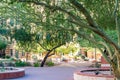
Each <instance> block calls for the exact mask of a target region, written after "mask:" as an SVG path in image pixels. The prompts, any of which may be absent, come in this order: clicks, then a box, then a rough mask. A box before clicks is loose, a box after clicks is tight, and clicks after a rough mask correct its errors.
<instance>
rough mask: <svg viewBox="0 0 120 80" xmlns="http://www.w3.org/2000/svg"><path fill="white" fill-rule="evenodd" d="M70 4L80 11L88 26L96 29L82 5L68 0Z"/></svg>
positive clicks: (96, 26)
mask: <svg viewBox="0 0 120 80" xmlns="http://www.w3.org/2000/svg"><path fill="white" fill-rule="evenodd" d="M69 1H70V3H71V4H73V5H74V6H75V7H76V8H77V9H78V10H79V11H81V12H82V13H83V14H84V16H85V17H86V20H87V21H88V23H89V25H90V26H92V27H95V28H98V25H97V24H96V23H95V21H94V20H93V19H92V17H91V16H90V13H89V12H88V11H87V10H86V9H85V7H83V5H82V4H80V3H79V2H78V1H77V0H69Z"/></svg>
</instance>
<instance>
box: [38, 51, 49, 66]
mask: <svg viewBox="0 0 120 80" xmlns="http://www.w3.org/2000/svg"><path fill="white" fill-rule="evenodd" d="M50 52H51V51H48V52H47V54H46V55H45V57H44V59H43V60H42V62H41V65H40V66H41V67H44V65H45V62H46V60H47V58H48V57H49V54H50Z"/></svg>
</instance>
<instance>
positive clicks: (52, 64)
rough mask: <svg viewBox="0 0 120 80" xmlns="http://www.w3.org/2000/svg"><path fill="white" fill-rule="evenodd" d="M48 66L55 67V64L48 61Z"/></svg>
mask: <svg viewBox="0 0 120 80" xmlns="http://www.w3.org/2000/svg"><path fill="white" fill-rule="evenodd" d="M46 65H47V66H49V67H50V66H54V65H55V64H54V63H53V62H52V61H48V62H46Z"/></svg>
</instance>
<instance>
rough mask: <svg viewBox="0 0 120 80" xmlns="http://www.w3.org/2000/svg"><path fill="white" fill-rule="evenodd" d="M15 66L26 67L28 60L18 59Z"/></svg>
mask: <svg viewBox="0 0 120 80" xmlns="http://www.w3.org/2000/svg"><path fill="white" fill-rule="evenodd" d="M15 66H16V67H24V66H26V62H23V61H21V60H18V61H16V62H15Z"/></svg>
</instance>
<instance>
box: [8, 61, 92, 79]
mask: <svg viewBox="0 0 120 80" xmlns="http://www.w3.org/2000/svg"><path fill="white" fill-rule="evenodd" d="M90 65H91V63H88V62H87V63H86V62H85V63H62V64H61V65H58V66H54V67H42V68H41V67H25V76H24V77H21V78H16V79H7V80H73V73H74V71H76V70H79V69H81V68H85V67H87V66H90Z"/></svg>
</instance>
